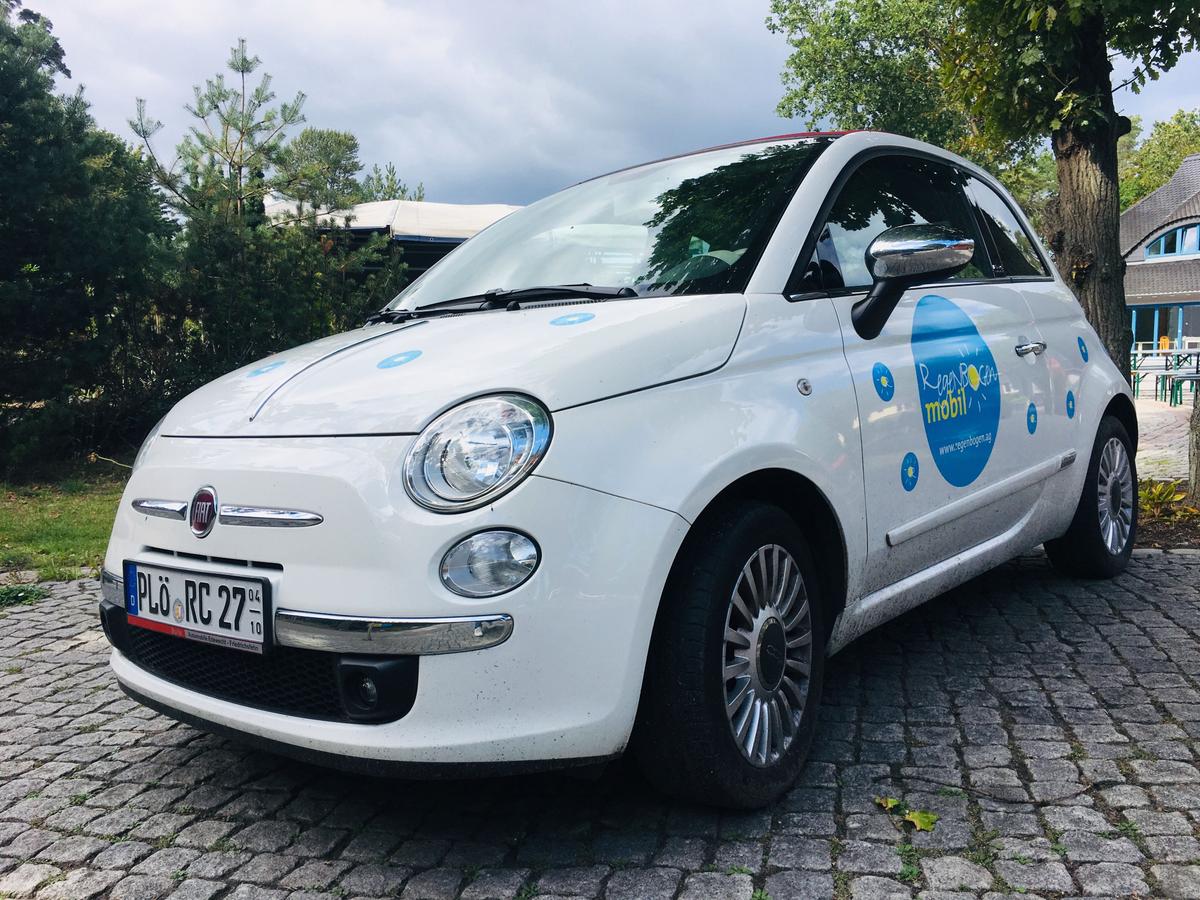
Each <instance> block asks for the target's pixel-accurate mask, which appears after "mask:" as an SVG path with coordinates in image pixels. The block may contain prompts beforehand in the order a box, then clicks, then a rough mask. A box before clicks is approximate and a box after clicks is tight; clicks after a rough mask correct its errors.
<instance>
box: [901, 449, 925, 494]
mask: <svg viewBox="0 0 1200 900" xmlns="http://www.w3.org/2000/svg"><path fill="white" fill-rule="evenodd" d="M920 477H921V464H920V463H918V462H917V454H915V453H906V454H904V459H902V460H900V484H902V485H903V486H904V489H905V490H906V491H911V490H912V489H913V488H915V487H916V486H917V479H918V478H920Z"/></svg>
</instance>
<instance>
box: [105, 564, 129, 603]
mask: <svg viewBox="0 0 1200 900" xmlns="http://www.w3.org/2000/svg"><path fill="white" fill-rule="evenodd" d="M100 596H101V597H103V598H104V599H105V600H107V601H108V602H109V603H115V604H116V605H117V606H124V605H125V580H124V579H123V578H118V577H117V576H116V575H114V574H113V573H112V572H110V571H108V569H101V570H100Z"/></svg>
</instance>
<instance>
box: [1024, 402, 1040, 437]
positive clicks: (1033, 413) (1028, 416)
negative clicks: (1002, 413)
mask: <svg viewBox="0 0 1200 900" xmlns="http://www.w3.org/2000/svg"><path fill="white" fill-rule="evenodd" d="M1025 424H1026V426H1028V428H1029V433H1030V434H1033V433H1034V432H1035V431H1037V407H1036V406H1035V405H1034V404H1032V403H1030V404H1029V409H1028V410H1027V411H1026V413H1025Z"/></svg>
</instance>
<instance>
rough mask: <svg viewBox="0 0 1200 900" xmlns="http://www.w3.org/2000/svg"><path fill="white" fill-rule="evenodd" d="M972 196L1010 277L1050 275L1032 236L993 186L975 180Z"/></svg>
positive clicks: (997, 253)
mask: <svg viewBox="0 0 1200 900" xmlns="http://www.w3.org/2000/svg"><path fill="white" fill-rule="evenodd" d="M970 183H971V193H972V195H974V197H975V202H976V204H977V205H978V206H979V212H980V214H981V215H982V216H983V220H984V223H985V224H986V227H987V229H988V230H989V231H990V232H991V233H992V243H993V244H995V247H996V255H997V256H998V257H999V263H1000V265H1002V266H1003V267H1004V274H1005V275H1009V276H1014V277H1016V276H1022V275H1043V276H1044V275H1049V274H1050V273H1049V272H1047V271H1046V266H1045V265H1044V264H1043V263H1042V260H1041V257H1039V256H1038V253H1037V250H1035V249H1034V248H1033V241H1032V240H1031V239H1030V237H1029V234H1028V233H1027V232H1026V231H1025V229H1024V228H1022V227H1021V223H1020V222H1018V221H1017V217H1016V216H1015V215H1014V214H1013V211H1012V209H1010V208H1009V205H1008V204H1007V203H1005V202H1004V198H1002V197H1001V196H1000V195H999V194H997V193H996V192H995V191H994V190H992V188H991V187H990V186H989V185H986V184H984V183H983V182H982V181H980V180H979V179H978V178H971V179H970Z"/></svg>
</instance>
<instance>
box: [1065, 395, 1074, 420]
mask: <svg viewBox="0 0 1200 900" xmlns="http://www.w3.org/2000/svg"><path fill="white" fill-rule="evenodd" d="M1067 418H1068V419H1073V418H1075V392H1074V391H1067Z"/></svg>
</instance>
